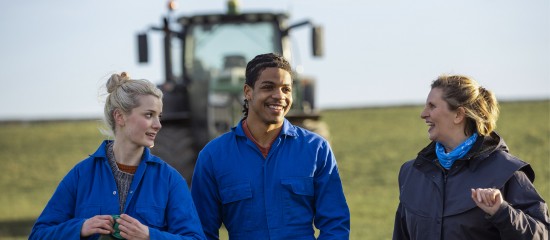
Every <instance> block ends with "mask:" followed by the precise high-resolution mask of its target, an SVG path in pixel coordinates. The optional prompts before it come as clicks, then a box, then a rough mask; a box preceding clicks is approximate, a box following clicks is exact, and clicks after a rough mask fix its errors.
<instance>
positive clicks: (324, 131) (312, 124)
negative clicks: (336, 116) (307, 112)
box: [302, 119, 330, 142]
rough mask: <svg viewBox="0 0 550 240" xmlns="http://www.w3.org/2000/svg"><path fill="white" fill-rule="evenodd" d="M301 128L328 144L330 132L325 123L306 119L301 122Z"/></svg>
mask: <svg viewBox="0 0 550 240" xmlns="http://www.w3.org/2000/svg"><path fill="white" fill-rule="evenodd" d="M302 127H303V128H305V129H307V130H310V131H312V132H314V133H317V134H319V135H321V137H323V138H325V139H326V140H327V141H329V142H330V132H329V128H328V125H327V124H326V123H325V122H323V121H318V120H313V119H306V120H304V121H303V122H302Z"/></svg>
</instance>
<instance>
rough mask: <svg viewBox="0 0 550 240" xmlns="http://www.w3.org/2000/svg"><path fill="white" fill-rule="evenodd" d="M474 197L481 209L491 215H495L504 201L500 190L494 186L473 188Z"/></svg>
mask: <svg viewBox="0 0 550 240" xmlns="http://www.w3.org/2000/svg"><path fill="white" fill-rule="evenodd" d="M472 199H473V200H474V202H475V203H476V205H477V206H478V207H479V208H481V210H483V211H484V212H485V213H487V214H489V215H490V216H493V215H494V214H495V213H496V212H497V211H498V209H499V208H500V205H501V204H502V202H504V199H503V198H502V194H501V193H500V190H498V189H494V188H476V189H472Z"/></svg>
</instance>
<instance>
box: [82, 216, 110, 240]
mask: <svg viewBox="0 0 550 240" xmlns="http://www.w3.org/2000/svg"><path fill="white" fill-rule="evenodd" d="M114 223H115V222H114V221H113V217H111V215H96V216H94V217H92V218H88V219H86V221H84V224H82V229H80V236H81V237H89V236H91V235H93V234H96V233H99V234H111V233H113V232H114V229H113V224H114Z"/></svg>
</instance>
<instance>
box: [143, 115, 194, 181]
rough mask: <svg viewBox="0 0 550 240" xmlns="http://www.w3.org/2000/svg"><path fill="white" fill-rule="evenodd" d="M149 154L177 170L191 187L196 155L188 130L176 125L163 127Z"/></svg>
mask: <svg viewBox="0 0 550 240" xmlns="http://www.w3.org/2000/svg"><path fill="white" fill-rule="evenodd" d="M151 152H152V153H153V154H154V155H156V156H158V157H160V158H161V159H162V160H164V161H165V162H167V163H168V164H170V165H171V166H172V167H174V168H175V169H176V170H178V172H179V173H180V174H181V175H182V176H183V177H184V178H185V181H187V184H188V185H189V186H191V178H192V177H193V169H194V168H195V162H196V157H197V153H196V151H195V149H194V148H193V137H192V135H191V130H190V129H188V128H185V127H181V126H177V125H173V126H170V125H168V124H166V125H163V126H162V130H161V131H160V132H159V133H158V134H157V137H156V139H155V146H154V147H153V148H151Z"/></svg>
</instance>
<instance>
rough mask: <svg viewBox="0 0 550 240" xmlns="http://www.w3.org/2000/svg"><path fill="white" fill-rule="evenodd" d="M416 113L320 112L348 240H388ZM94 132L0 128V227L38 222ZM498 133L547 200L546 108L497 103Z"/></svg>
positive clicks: (68, 127) (78, 126)
mask: <svg viewBox="0 0 550 240" xmlns="http://www.w3.org/2000/svg"><path fill="white" fill-rule="evenodd" d="M420 111H421V107H419V106H411V107H387V108H365V109H342V110H325V111H324V112H323V119H324V121H326V123H327V124H328V126H329V128H330V135H331V144H332V147H333V150H334V152H335V155H336V158H337V161H338V164H339V168H340V173H341V177H342V181H343V184H344V191H345V194H346V198H347V200H348V204H349V206H350V210H351V224H352V226H351V228H352V236H351V239H391V234H392V230H393V218H394V214H395V208H396V207H397V204H398V186H397V174H398V171H399V167H400V166H401V164H402V163H403V162H405V161H407V160H410V159H412V158H414V157H415V156H416V153H417V152H418V151H419V150H420V149H421V148H422V147H424V146H425V145H426V144H428V139H427V127H426V125H425V124H424V121H423V120H421V119H420V117H419V116H420ZM99 127H100V124H99V122H98V121H80V122H76V121H75V122H70V121H69V122H43V123H3V124H0V136H2V137H1V138H0V159H1V161H2V168H0V171H1V172H0V173H1V174H0V190H1V191H2V194H0V222H5V221H17V220H22V219H34V218H36V217H37V216H38V215H39V214H40V212H41V211H42V209H43V208H44V206H45V204H46V203H47V201H48V200H49V198H50V197H51V195H52V193H53V191H54V190H55V188H56V187H57V184H58V183H59V181H60V180H61V178H62V177H63V176H64V175H65V174H66V173H67V171H68V170H69V169H70V168H72V167H73V166H74V164H75V163H77V162H78V161H80V160H82V159H84V158H85V157H87V156H88V154H91V153H92V152H93V151H94V150H95V149H96V148H97V146H98V145H99V143H100V141H101V140H102V139H103V136H102V135H101V134H100V133H99V130H98V128H99ZM497 132H499V133H500V134H501V136H502V137H504V139H505V140H506V143H507V144H508V146H509V147H510V150H511V152H512V154H514V155H516V156H518V157H519V158H521V159H523V160H524V161H527V162H529V163H531V164H532V166H533V168H534V170H535V173H536V180H535V186H536V188H537V190H538V191H539V193H541V195H542V196H543V198H544V199H546V200H548V199H550V101H549V100H546V101H533V102H505V103H501V117H500V119H499V121H498V127H497ZM4 235H6V234H4ZM2 237H3V234H2V229H1V228H0V238H2ZM14 239H17V238H14ZM19 239H25V237H21V238H19Z"/></svg>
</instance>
